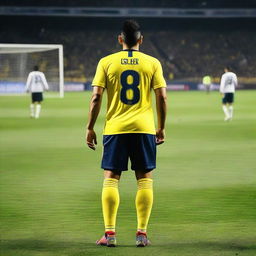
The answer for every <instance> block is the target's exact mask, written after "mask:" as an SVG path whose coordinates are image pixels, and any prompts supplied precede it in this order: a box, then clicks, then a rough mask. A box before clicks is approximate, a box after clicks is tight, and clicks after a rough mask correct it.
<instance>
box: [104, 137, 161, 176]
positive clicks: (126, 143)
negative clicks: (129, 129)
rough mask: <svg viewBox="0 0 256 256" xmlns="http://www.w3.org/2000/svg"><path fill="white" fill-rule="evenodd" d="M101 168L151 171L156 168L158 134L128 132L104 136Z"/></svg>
mask: <svg viewBox="0 0 256 256" xmlns="http://www.w3.org/2000/svg"><path fill="white" fill-rule="evenodd" d="M103 146H104V150H103V156H102V163H101V168H102V169H105V170H112V171H126V170H128V160H129V159H130V160H131V169H132V170H141V171H145V172H149V171H151V170H153V169H155V168H156V136H155V135H152V134H144V133H126V134H117V135H104V136H103Z"/></svg>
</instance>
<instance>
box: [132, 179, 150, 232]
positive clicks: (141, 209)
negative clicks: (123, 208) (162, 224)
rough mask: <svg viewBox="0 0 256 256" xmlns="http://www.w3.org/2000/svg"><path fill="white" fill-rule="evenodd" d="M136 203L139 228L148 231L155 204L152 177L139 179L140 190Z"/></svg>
mask: <svg viewBox="0 0 256 256" xmlns="http://www.w3.org/2000/svg"><path fill="white" fill-rule="evenodd" d="M135 203H136V209H137V220H138V230H139V231H142V232H146V231H147V226H148V221H149V217H150V213H151V209H152V205H153V180H152V179H148V178H144V179H139V180H138V191H137V195H136V201H135Z"/></svg>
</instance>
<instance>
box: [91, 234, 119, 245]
mask: <svg viewBox="0 0 256 256" xmlns="http://www.w3.org/2000/svg"><path fill="white" fill-rule="evenodd" d="M96 244H97V245H102V246H107V247H116V233H115V232H106V233H105V235H104V236H103V237H102V238H101V239H99V240H97V241H96Z"/></svg>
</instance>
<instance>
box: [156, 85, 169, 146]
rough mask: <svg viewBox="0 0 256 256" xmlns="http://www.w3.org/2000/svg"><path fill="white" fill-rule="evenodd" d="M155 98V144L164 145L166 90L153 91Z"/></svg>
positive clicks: (163, 88)
mask: <svg viewBox="0 0 256 256" xmlns="http://www.w3.org/2000/svg"><path fill="white" fill-rule="evenodd" d="M155 96H156V111H157V124H158V125H157V130H156V144H157V145H160V144H162V143H164V139H165V120H166V113H167V96H166V88H165V87H162V88H158V89H155Z"/></svg>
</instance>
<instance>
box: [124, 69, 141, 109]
mask: <svg viewBox="0 0 256 256" xmlns="http://www.w3.org/2000/svg"><path fill="white" fill-rule="evenodd" d="M130 78H131V79H130ZM130 80H132V82H130ZM139 84H140V75H139V73H138V72H136V71H134V70H125V71H124V72H123V73H122V74H121V85H122V89H121V93H120V100H121V101H122V102H123V103H124V104H127V105H134V104H136V103H138V102H139V100H140V90H139V88H138V86H139Z"/></svg>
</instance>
